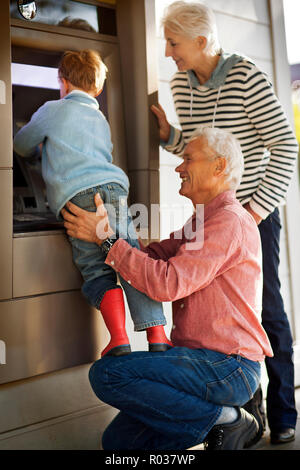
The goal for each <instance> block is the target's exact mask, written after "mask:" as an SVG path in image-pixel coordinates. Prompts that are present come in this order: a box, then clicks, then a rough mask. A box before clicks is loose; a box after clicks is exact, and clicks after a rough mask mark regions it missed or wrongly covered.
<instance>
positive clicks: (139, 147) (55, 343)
mask: <svg viewBox="0 0 300 470" xmlns="http://www.w3.org/2000/svg"><path fill="white" fill-rule="evenodd" d="M18 3H22V4H24V6H27V5H28V4H31V3H33V4H34V3H36V4H37V14H36V16H35V17H34V18H32V17H30V19H26V18H24V17H22V16H21V15H20V11H19V10H18ZM150 7H151V8H150ZM0 8H1V16H0V50H1V53H0V141H1V148H0V215H1V230H0V413H1V420H0V449H12V448H17V449H18V448H24V449H28V448H96V447H94V445H95V446H96V445H98V443H99V437H100V433H101V430H103V429H104V428H105V426H106V424H107V423H108V422H109V420H110V419H111V417H112V416H113V414H114V411H112V410H111V409H110V407H106V406H104V405H103V404H101V403H100V402H99V400H98V399H97V398H96V397H95V396H94V394H93V392H92V390H91V388H90V386H89V384H88V378H87V374H88V368H89V364H90V363H91V362H93V361H94V360H96V359H98V358H99V357H100V352H101V350H102V349H103V347H104V346H105V345H106V344H107V341H108V334H107V331H106V328H105V326H104V323H103V321H102V318H101V315H100V314H99V312H98V311H97V310H96V309H93V308H91V307H89V306H88V304H87V302H86V300H85V299H84V298H83V296H82V294H81V290H80V288H81V284H82V280H81V276H80V274H79V272H78V271H77V269H76V268H75V266H74V265H73V262H72V256H71V247H70V245H69V242H68V240H67V237H66V234H65V231H64V228H63V226H62V224H61V222H59V221H57V220H56V219H55V217H54V216H53V215H52V214H51V212H50V211H49V208H48V203H47V198H46V193H45V186H44V182H43V179H42V177H41V168H40V156H39V155H38V154H37V155H36V156H35V158H33V159H24V158H21V157H20V156H19V155H17V154H14V153H13V149H12V142H13V135H14V133H15V132H17V130H18V129H19V128H20V127H21V126H22V125H24V124H25V123H26V122H28V120H29V119H30V117H31V115H32V114H33V112H34V111H35V110H36V109H37V108H38V107H40V106H41V104H43V103H44V102H45V101H48V100H55V99H58V98H59V90H58V83H57V79H56V78H57V65H58V62H59V59H60V57H61V54H62V53H63V52H64V51H65V50H80V49H95V50H97V51H99V52H100V54H101V57H102V59H103V61H104V62H105V64H106V65H107V67H108V76H107V80H106V86H105V90H104V91H103V93H102V94H101V95H100V108H101V110H102V111H103V112H104V114H105V115H106V117H107V119H108V121H109V124H110V127H111V134H112V141H113V144H114V150H113V158H114V162H115V163H116V164H117V165H119V166H120V167H122V168H123V169H124V170H125V172H127V173H128V175H129V178H130V181H131V188H132V192H131V199H132V202H142V203H144V204H146V205H148V206H149V207H150V203H151V202H154V203H158V202H159V199H158V187H159V180H158V178H159V166H158V165H159V153H158V136H157V129H156V122H155V119H154V118H153V117H152V115H151V112H150V110H149V109H150V105H151V104H152V103H153V102H155V101H156V100H157V82H156V73H155V72H156V69H155V67H154V64H155V60H156V57H155V50H154V48H153V45H152V39H154V37H153V31H154V30H155V22H154V16H153V12H154V0H138V1H136V0H106V1H98V0H43V1H41V0H37V1H36V2H31V1H23V2H19V1H18V0H11V1H9V0H2V1H1V7H0ZM137 18H138V21H136V19H137ZM78 19H79V20H80V21H78ZM73 20H76V21H75V22H74V21H73ZM146 25H147V27H146ZM148 27H150V30H151V35H149V33H148ZM150 46H151V47H150ZM153 53H154V55H153ZM150 58H151V61H150ZM151 119H152V120H151ZM153 136H157V139H156V137H155V138H153ZM129 156H130V158H129ZM145 344H146V342H145ZM133 347H135V345H134V342H133ZM137 349H139V347H138V348H137ZM82 397H84V400H82ZM96 418H97V419H96ZM79 422H80V423H81V424H80V426H78V425H77V424H76V423H79ZM83 422H84V423H85V424H86V423H87V422H88V423H89V424H88V426H87V428H86V431H85V433H84V439H85V441H86V442H85V444H84V443H83V436H82V431H81V426H82V423H83ZM41 423H43V424H41ZM61 423H64V424H63V425H64V426H65V429H66V431H64V432H62V431H61V434H60V435H59V436H58V435H56V434H55V436H52V435H51V433H53V432H54V431H53V430H54V429H55V430H56V429H58V428H59V426H60V427H61V426H62V424H61ZM91 423H92V424H91ZM93 423H94V424H93ZM54 424H55V426H57V427H55V426H54ZM93 425H94V426H95V436H97V437H95V438H93V437H92V436H91V434H92V429H93ZM59 429H60V428H59ZM57 432H58V431H57ZM96 433H97V434H96ZM30 436H32V440H30ZM49 436H50V437H49ZM51 436H52V437H51ZM93 439H94V441H93ZM92 441H93V442H96V441H97V444H94V443H93V442H92ZM81 445H83V447H80V446H81ZM76 446H77V447H76ZM84 446H85V447H84Z"/></svg>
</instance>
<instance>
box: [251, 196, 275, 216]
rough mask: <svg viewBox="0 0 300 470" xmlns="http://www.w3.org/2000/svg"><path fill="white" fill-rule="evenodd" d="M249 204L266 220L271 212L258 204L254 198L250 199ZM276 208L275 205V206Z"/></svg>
mask: <svg viewBox="0 0 300 470" xmlns="http://www.w3.org/2000/svg"><path fill="white" fill-rule="evenodd" d="M249 206H250V207H251V209H252V210H253V211H254V212H255V213H256V214H257V215H259V217H261V218H262V219H263V220H265V219H266V218H267V217H268V216H269V215H270V214H271V212H272V211H271V212H270V211H267V210H266V209H264V208H263V207H261V206H260V205H259V204H257V202H255V201H254V200H253V199H251V201H249ZM274 209H275V207H274Z"/></svg>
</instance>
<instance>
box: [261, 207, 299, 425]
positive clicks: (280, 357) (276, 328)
mask: <svg viewBox="0 0 300 470" xmlns="http://www.w3.org/2000/svg"><path fill="white" fill-rule="evenodd" d="M258 228H259V231H260V236H261V242H262V252H263V275H264V286H263V310H262V325H263V327H264V329H265V331H266V333H267V335H268V337H269V340H270V343H271V346H272V349H273V353H274V357H267V358H266V368H267V372H268V377H269V385H268V391H267V417H268V424H269V427H270V429H271V430H272V431H282V430H283V429H285V428H295V427H296V421H297V411H296V408H295V391H294V364H293V340H292V334H291V330H290V325H289V321H288V318H287V315H286V313H285V311H284V305H283V300H282V297H281V293H280V280H279V276H278V267H279V239H280V229H281V225H280V218H279V212H278V209H275V211H274V212H273V213H272V214H271V215H269V217H268V218H267V219H266V220H264V221H262V222H261V223H260V224H259V226H258Z"/></svg>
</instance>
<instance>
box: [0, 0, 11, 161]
mask: <svg viewBox="0 0 300 470" xmlns="http://www.w3.org/2000/svg"><path fill="white" fill-rule="evenodd" d="M9 22H10V18H9V1H8V0H5V1H2V2H1V15H0V142H1V148H0V168H11V167H12V111H11V77H10V57H11V54H10V34H9Z"/></svg>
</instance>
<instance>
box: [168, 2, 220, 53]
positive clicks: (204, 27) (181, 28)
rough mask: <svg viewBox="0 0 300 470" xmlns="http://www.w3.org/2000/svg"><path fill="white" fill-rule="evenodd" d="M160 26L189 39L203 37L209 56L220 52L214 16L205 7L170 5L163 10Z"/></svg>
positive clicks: (183, 3)
mask: <svg viewBox="0 0 300 470" xmlns="http://www.w3.org/2000/svg"><path fill="white" fill-rule="evenodd" d="M161 25H162V27H166V28H168V29H169V30H170V31H172V32H173V33H175V34H179V35H181V36H185V37H188V38H190V39H195V38H197V37H198V36H204V37H206V40H207V45H206V48H205V50H206V51H207V52H208V53H210V54H218V53H219V52H220V44H219V39H218V31H217V25H216V20H215V15H214V13H213V11H212V10H211V8H209V7H207V6H206V5H203V4H201V3H196V2H189V3H187V2H184V1H178V2H174V3H171V5H169V6H168V7H167V8H166V9H165V12H164V16H163V17H162V20H161Z"/></svg>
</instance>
